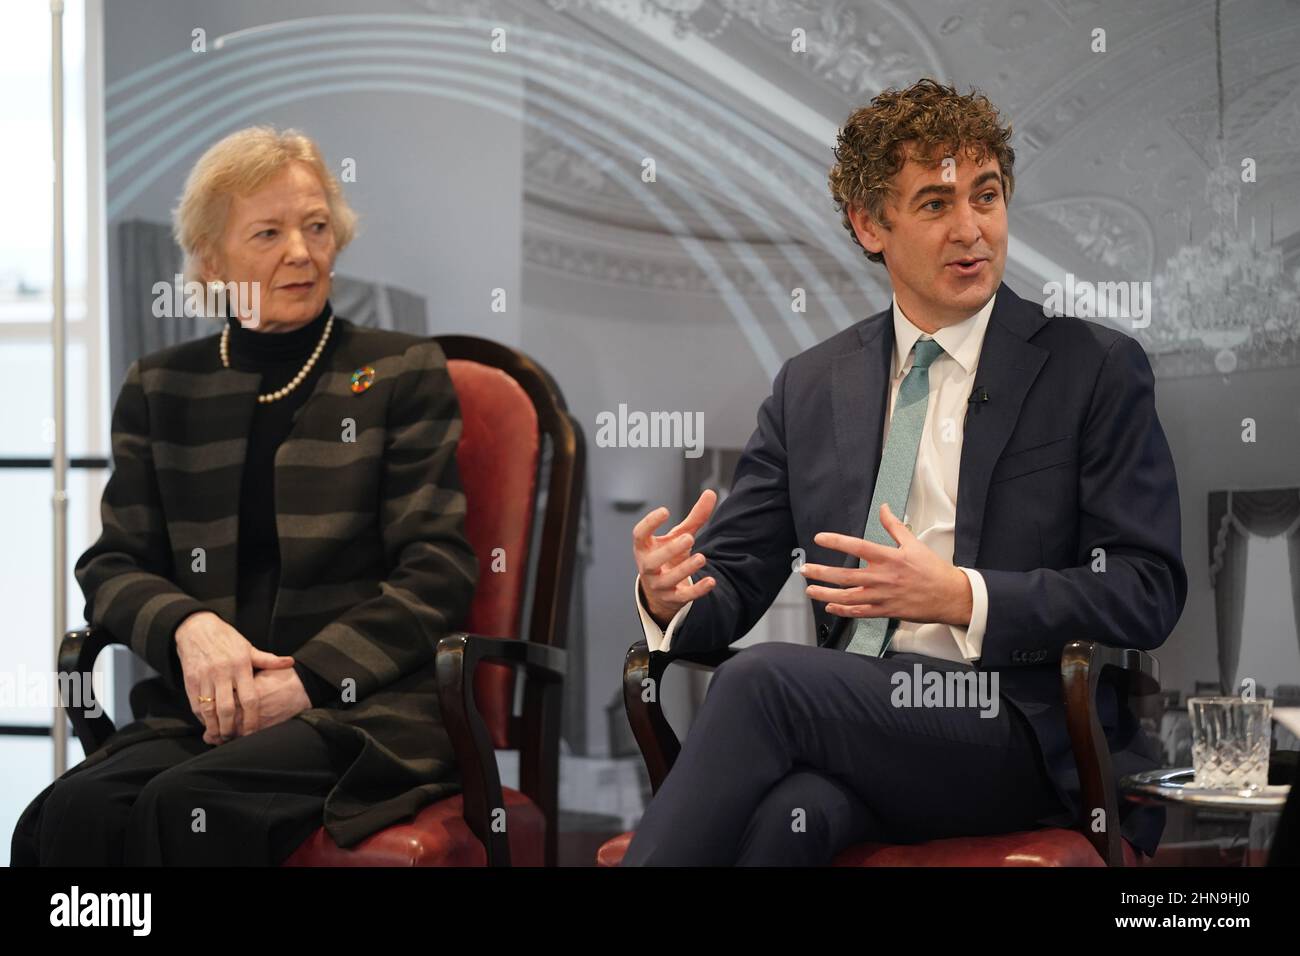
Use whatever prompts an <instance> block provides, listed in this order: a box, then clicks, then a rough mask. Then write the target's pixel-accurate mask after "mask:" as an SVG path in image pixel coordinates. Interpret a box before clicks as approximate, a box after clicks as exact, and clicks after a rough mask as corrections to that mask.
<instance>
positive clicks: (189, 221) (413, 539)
mask: <svg viewBox="0 0 1300 956" xmlns="http://www.w3.org/2000/svg"><path fill="white" fill-rule="evenodd" d="M175 220H176V236H177V239H178V241H179V243H180V245H181V247H182V249H183V250H184V251H185V254H186V257H187V264H186V273H187V277H192V278H195V279H198V280H201V281H203V282H206V283H213V282H222V283H225V284H226V285H227V287H230V285H231V284H232V283H257V284H258V288H259V289H260V293H261V294H260V303H259V304H260V309H259V314H258V315H256V316H255V317H254V316H253V315H252V314H251V312H250V311H249V309H248V302H247V301H246V300H245V301H244V302H243V303H242V308H243V311H242V312H240V313H239V314H238V315H229V316H227V319H226V323H225V327H224V328H223V329H222V330H221V333H220V335H212V336H208V337H206V338H203V339H199V340H196V341H192V342H188V343H185V344H182V345H178V346H174V347H172V348H168V349H164V350H162V351H160V352H157V353H155V354H152V355H147V356H145V357H144V358H142V359H139V360H138V361H136V362H135V363H134V364H132V365H131V367H130V369H129V370H128V371H127V374H126V380H125V383H124V384H123V386H122V392H121V395H120V396H119V398H118V400H117V404H116V407H115V410H114V413H113V423H112V430H113V458H114V469H113V474H112V477H111V479H110V480H109V482H108V485H107V487H106V489H105V491H104V498H103V504H102V514H103V534H102V535H101V537H100V538H99V540H98V541H97V542H96V543H95V544H94V545H93V546H92V547H91V548H90V549H89V550H88V551H87V552H86V553H85V554H84V555H82V557H81V559H80V560H79V561H78V562H77V567H76V574H77V580H78V582H79V583H80V584H81V587H82V590H83V591H84V592H85V595H86V601H87V610H86V616H87V619H88V620H89V621H91V622H92V623H93V624H96V625H100V626H102V627H105V628H107V629H108V630H109V631H110V632H111V633H112V634H114V635H116V636H117V637H119V638H120V639H122V640H124V641H129V643H130V646H131V649H132V650H133V651H134V652H135V653H136V654H138V655H139V656H141V657H142V658H144V659H145V660H146V661H147V662H148V663H149V664H150V665H152V666H153V667H154V668H155V669H156V670H157V671H158V672H159V674H160V675H161V676H159V677H156V678H152V679H150V680H148V681H144V682H142V683H141V684H139V685H137V686H136V687H135V688H134V689H133V692H132V708H133V710H134V711H135V717H136V720H135V721H134V722H133V723H131V724H128V725H127V726H124V727H122V728H121V729H120V730H118V731H117V733H115V734H114V735H113V736H112V737H111V738H109V740H108V742H107V744H106V745H105V746H104V747H103V748H101V749H100V750H98V751H96V752H95V753H93V754H92V755H91V756H90V757H88V758H87V759H86V760H84V761H83V762H82V763H80V764H78V765H77V766H76V767H73V768H72V769H71V770H69V771H68V772H67V773H66V774H64V775H63V776H62V777H60V778H59V779H58V780H56V781H55V782H54V783H53V784H51V785H50V787H48V788H47V789H46V790H45V791H44V792H42V793H41V794H40V795H39V796H38V797H37V798H36V799H35V800H34V801H33V802H32V804H31V805H30V806H29V807H28V808H27V810H26V811H25V812H24V813H23V815H22V817H21V818H20V820H19V822H18V826H17V829H16V830H15V833H14V838H13V853H12V860H13V862H14V863H15V864H21V863H28V864H36V863H40V864H52V865H77V864H115V863H126V864H174V863H184V864H196V865H211V864H276V863H279V862H282V861H283V860H284V859H285V858H286V857H287V856H289V855H290V854H291V853H292V852H293V850H294V849H295V848H296V847H297V846H299V845H300V844H301V843H302V842H303V841H304V840H305V839H306V838H307V837H309V836H310V835H311V834H312V833H313V832H314V831H315V830H316V829H317V828H318V827H320V826H321V825H322V824H323V825H324V826H325V827H326V829H327V830H328V832H329V834H330V835H331V836H332V837H333V838H334V840H335V841H336V842H337V843H338V844H339V845H341V846H345V847H346V846H350V845H352V844H355V843H356V842H357V841H359V840H361V839H362V838H363V837H366V836H368V835H369V834H371V833H374V832H375V831H377V830H379V829H381V828H383V827H384V826H386V825H388V824H390V823H393V822H396V821H398V820H401V819H403V818H405V817H407V816H409V815H410V814H412V813H414V812H415V811H416V810H418V809H419V808H420V807H421V806H423V805H424V804H427V803H429V802H431V801H433V800H436V799H439V798H442V797H444V796H447V795H450V794H452V793H455V792H458V791H459V782H458V779H457V776H456V773H455V767H454V756H453V753H452V750H451V745H450V742H449V740H448V737H447V735H446V732H445V731H444V729H443V728H442V725H441V721H440V718H439V710H438V703H437V697H436V688H435V683H434V669H433V653H434V646H435V643H436V641H437V639H438V638H439V637H440V636H441V635H443V634H446V633H448V632H449V631H452V630H454V629H455V628H456V627H457V626H458V625H459V623H460V621H461V619H462V617H463V616H464V614H465V613H466V611H467V610H468V607H469V603H470V598H471V596H472V593H473V590H474V585H475V583H476V581H477V578H478V565H477V561H476V559H475V555H474V552H473V550H472V549H471V547H470V545H469V543H468V541H467V540H466V538H465V534H464V521H465V496H464V494H463V492H462V490H461V485H460V476H459V473H458V471H457V467H456V446H457V441H458V438H459V435H460V430H461V420H460V410H459V405H458V403H457V398H456V393H455V391H454V390H453V387H452V383H451V379H450V378H449V376H448V372H447V366H446V360H445V357H444V355H443V353H442V351H441V349H440V348H439V347H438V345H437V344H436V343H435V342H433V341H431V340H429V339H426V338H420V337H417V336H413V335H405V334H402V333H397V332H391V331H382V330H377V329H365V328H360V327H358V326H356V325H353V324H352V323H351V322H349V321H348V320H347V319H344V318H342V317H340V316H337V315H334V314H333V313H332V311H331V309H330V303H329V293H330V277H331V276H332V275H333V271H332V270H333V266H334V259H335V257H336V256H337V254H338V253H339V252H340V251H341V250H342V249H343V247H344V246H345V245H347V243H348V241H349V240H350V239H351V237H352V233H353V228H354V222H355V216H354V214H353V212H352V211H351V209H349V207H348V205H347V202H346V201H345V200H344V198H343V195H342V193H341V190H340V188H339V185H338V182H337V181H336V180H335V178H334V177H333V175H331V173H330V172H329V170H327V169H326V167H325V164H324V162H323V160H322V158H321V154H320V151H319V150H318V148H317V147H316V145H315V144H314V143H313V142H312V141H311V140H309V139H308V138H307V137H305V136H303V135H301V134H299V133H297V132H296V131H292V130H289V131H285V132H277V131H276V130H274V129H271V128H266V127H258V128H253V129H246V130H243V131H241V132H238V133H234V134H232V135H231V136H228V137H227V138H225V139H223V140H222V141H221V142H219V143H217V144H216V145H214V146H213V147H211V148H210V149H209V150H208V151H207V152H206V153H205V154H204V155H203V156H202V157H201V158H200V159H199V161H198V163H197V164H196V165H195V167H194V170H193V171H192V172H191V174H190V176H189V179H188V181H187V183H186V185H185V192H184V195H183V197H182V198H181V202H180V205H179V207H178V208H177V210H176V214H175ZM254 318H256V320H257V321H256V322H255V323H254V322H253V321H252V320H253V319H254Z"/></svg>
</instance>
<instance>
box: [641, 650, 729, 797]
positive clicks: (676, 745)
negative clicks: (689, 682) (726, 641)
mask: <svg viewBox="0 0 1300 956" xmlns="http://www.w3.org/2000/svg"><path fill="white" fill-rule="evenodd" d="M741 650H742V648H733V647H724V648H722V649H721V650H717V651H706V652H704V653H699V654H673V653H664V652H662V651H651V650H650V647H649V645H648V644H646V642H645V641H637V642H636V643H635V644H633V645H632V646H631V647H629V648H628V650H627V656H626V657H625V658H624V659H623V707H624V709H625V710H626V711H627V719H628V723H629V724H631V726H632V736H633V737H634V738H635V739H636V743H637V747H639V748H640V750H641V758H642V759H643V760H644V761H645V766H646V771H647V772H648V773H649V775H650V789H651V792H652V793H658V792H659V787H660V785H661V784H663V782H664V779H665V778H666V777H667V776H668V771H669V770H671V769H672V767H673V763H674V762H675V761H676V760H677V755H678V754H679V753H680V752H681V749H682V747H681V742H680V741H678V739H677V735H676V734H675V733H673V728H672V727H671V726H670V725H669V723H668V719H667V718H666V717H665V716H664V711H663V704H662V703H661V702H660V692H661V689H662V688H663V676H664V671H666V670H667V669H668V665H669V664H685V665H686V666H688V667H697V668H705V669H709V670H712V669H713V668H715V667H717V666H718V665H719V664H721V663H722V662H723V661H725V660H727V659H729V658H730V657H732V656H733V655H734V654H737V653H739V651H741Z"/></svg>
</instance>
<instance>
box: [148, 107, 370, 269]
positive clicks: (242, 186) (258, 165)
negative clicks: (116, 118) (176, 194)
mask: <svg viewBox="0 0 1300 956" xmlns="http://www.w3.org/2000/svg"><path fill="white" fill-rule="evenodd" d="M293 162H300V163H306V164H307V165H308V166H309V167H311V169H312V171H313V172H315V173H316V176H317V178H319V179H320V183H321V187H322V188H323V189H324V190H325V196H326V200H327V202H328V204H329V210H330V225H331V226H332V228H333V230H334V244H335V248H336V250H337V251H338V252H342V251H343V247H344V246H346V245H347V244H348V243H349V242H351V241H352V237H353V235H354V234H355V233H356V226H357V214H356V213H355V212H353V211H352V207H351V206H349V205H348V201H347V200H346V199H345V198H344V197H343V190H342V188H341V187H340V186H339V183H338V180H337V179H335V178H334V174H333V173H331V172H330V171H329V169H328V168H326V166H325V160H324V159H323V158H322V156H321V151H320V147H319V146H317V145H316V143H315V142H314V141H313V140H312V139H311V137H309V136H306V135H304V134H303V133H302V132H300V131H298V130H296V129H286V130H283V131H281V130H277V129H276V128H275V127H273V126H250V127H248V128H247V129H241V130H239V131H238V132H235V133H231V134H230V135H229V136H227V137H226V138H225V139H222V140H220V141H219V142H217V143H214V144H213V145H212V146H210V147H208V150H207V152H205V153H204V154H203V155H202V156H200V157H199V159H198V162H196V163H195V164H194V168H193V169H191V170H190V174H189V176H188V177H187V178H186V180H185V191H184V192H183V193H181V200H180V203H179V204H178V205H177V206H176V208H175V209H173V210H172V227H173V234H174V235H175V237H176V242H177V243H178V244H179V245H180V247H181V249H182V251H184V253H185V266H184V270H185V281H187V282H191V281H202V279H203V275H202V268H203V256H204V255H205V254H211V253H213V252H215V251H216V249H217V246H218V244H219V243H220V240H221V235H222V232H223V231H224V230H225V228H226V216H227V214H228V213H229V212H230V200H231V197H233V196H239V195H244V194H247V193H250V192H255V191H256V190H258V189H260V188H261V187H262V186H264V185H265V184H266V183H267V182H269V181H270V180H271V179H273V178H274V177H275V176H276V175H277V174H278V173H280V172H281V171H282V170H284V169H285V167H287V166H288V165H289V164H290V163H293Z"/></svg>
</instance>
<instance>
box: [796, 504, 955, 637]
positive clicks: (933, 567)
mask: <svg viewBox="0 0 1300 956" xmlns="http://www.w3.org/2000/svg"><path fill="white" fill-rule="evenodd" d="M880 523H881V525H882V526H884V529H885V531H887V532H888V533H889V536H890V537H891V538H893V539H894V540H895V541H897V542H898V547H897V548H890V547H886V546H885V545H881V544H876V543H875V542H872V541H867V540H865V539H863V538H854V537H851V536H849V535H847V534H834V533H833V532H830V531H823V532H821V533H820V534H818V535H817V536H816V537H815V538H813V540H814V541H816V542H817V543H818V544H819V545H821V546H822V547H824V548H831V549H833V550H835V551H843V552H844V553H845V554H851V555H853V557H855V558H863V559H865V560H866V562H867V566H866V567H865V568H858V567H851V568H833V567H828V566H826V565H824V564H805V565H803V567H801V568H800V569H799V570H800V571H801V572H802V573H803V576H804V578H805V579H810V580H814V581H825V582H826V583H828V584H838V585H842V587H838V588H831V587H821V586H819V585H816V584H810V585H809V586H808V587H807V589H806V591H807V594H808V596H809V597H811V598H813V599H814V600H816V601H827V602H833V603H828V604H827V605H826V611H827V613H828V614H834V615H836V616H837V617H894V618H898V619H899V620H900V621H913V622H915V623H917V624H928V623H940V624H951V625H953V626H955V627H968V626H970V617H971V589H970V579H969V578H967V577H966V574H965V572H963V571H962V570H961V569H960V568H958V567H956V566H954V565H952V564H948V563H947V562H945V561H944V560H943V558H941V557H939V556H938V555H937V554H935V553H934V552H933V551H931V550H930V549H929V548H928V547H926V546H925V545H924V544H923V543H922V542H921V541H919V540H918V539H917V537H916V535H914V534H912V532H911V531H909V530H908V529H907V525H905V524H903V522H901V521H899V520H898V518H896V517H895V516H894V513H893V512H892V511H890V510H889V505H881V507H880Z"/></svg>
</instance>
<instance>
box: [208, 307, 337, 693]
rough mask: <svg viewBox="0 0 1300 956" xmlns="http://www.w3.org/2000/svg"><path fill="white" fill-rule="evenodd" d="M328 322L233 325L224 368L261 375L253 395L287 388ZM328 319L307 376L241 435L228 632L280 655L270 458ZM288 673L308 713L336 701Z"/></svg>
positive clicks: (324, 689) (289, 421) (321, 687)
mask: <svg viewBox="0 0 1300 956" xmlns="http://www.w3.org/2000/svg"><path fill="white" fill-rule="evenodd" d="M330 315H331V310H330V304H329V303H328V302H326V303H325V308H324V309H322V310H321V313H320V315H318V316H316V318H314V319H312V321H310V322H308V323H307V324H306V325H303V326H299V327H298V328H296V329H292V330H290V331H288V332H266V331H259V330H257V329H246V328H244V327H243V326H242V325H240V324H239V321H238V320H237V319H235V318H234V317H229V318H227V320H226V322H227V325H228V326H229V329H230V341H229V349H230V365H231V367H232V368H235V369H238V370H239V371H241V372H260V373H262V382H261V384H260V385H259V386H258V393H259V394H265V393H267V392H273V391H275V390H276V389H278V388H282V387H283V386H285V385H287V384H289V382H290V381H291V380H292V379H293V377H294V376H295V375H297V374H298V372H299V371H300V370H301V369H302V367H303V365H304V364H306V362H307V359H308V358H309V357H310V356H311V353H312V352H313V350H315V348H316V345H317V343H318V342H320V339H321V336H322V335H323V334H324V333H325V325H326V323H327V322H328V321H329V317H330ZM339 331H340V330H339V323H338V320H337V319H335V321H334V326H333V328H332V330H331V332H330V337H329V341H328V342H326V343H325V348H324V349H323V350H322V351H321V355H320V357H319V358H318V359H317V360H316V364H315V365H313V366H312V369H311V371H310V372H308V373H307V376H306V377H305V378H304V379H303V381H302V382H300V383H299V384H298V387H297V388H295V389H294V390H293V391H292V392H290V393H289V394H288V395H286V396H284V397H283V398H280V399H277V400H276V401H274V402H266V403H262V402H256V403H255V406H254V410H253V419H252V422H251V424H250V426H249V431H248V451H247V454H246V456H245V458H244V473H243V477H242V479H241V483H240V490H239V573H238V582H239V583H238V588H237V594H236V598H235V607H236V621H235V627H236V628H237V629H238V630H239V632H240V633H241V634H243V635H244V636H245V637H246V638H248V641H249V643H251V644H252V645H253V646H254V647H258V648H261V649H262V650H266V651H270V652H271V653H279V651H277V650H276V649H275V648H274V647H273V646H272V634H271V612H272V610H273V609H274V606H275V595H276V592H277V590H278V588H279V581H280V541H279V536H278V534H277V531H276V525H275V452H276V449H278V448H279V447H280V443H281V442H283V441H284V440H285V438H287V437H288V435H289V433H290V431H291V430H292V429H293V414H294V412H296V411H297V410H298V409H299V408H301V407H302V406H303V404H304V403H305V402H306V401H307V399H308V397H310V395H311V392H312V389H314V388H315V387H316V383H317V381H318V380H319V379H320V376H321V373H322V372H323V371H324V369H325V366H326V365H327V364H328V362H329V356H330V353H331V352H333V350H334V345H335V343H336V342H337V341H338V338H339ZM294 669H295V670H296V671H297V672H298V676H299V678H300V679H301V680H302V683H303V687H305V688H306V690H307V696H308V697H310V698H311V702H312V706H313V707H318V706H320V705H321V704H322V703H326V702H329V701H331V700H334V699H336V698H337V697H338V694H337V692H336V690H335V688H334V687H333V685H331V684H330V683H329V682H327V681H325V680H324V679H323V678H321V677H320V676H318V675H317V674H315V673H313V672H312V671H310V670H308V669H307V668H306V667H304V666H303V665H302V664H295V665H294Z"/></svg>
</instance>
